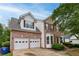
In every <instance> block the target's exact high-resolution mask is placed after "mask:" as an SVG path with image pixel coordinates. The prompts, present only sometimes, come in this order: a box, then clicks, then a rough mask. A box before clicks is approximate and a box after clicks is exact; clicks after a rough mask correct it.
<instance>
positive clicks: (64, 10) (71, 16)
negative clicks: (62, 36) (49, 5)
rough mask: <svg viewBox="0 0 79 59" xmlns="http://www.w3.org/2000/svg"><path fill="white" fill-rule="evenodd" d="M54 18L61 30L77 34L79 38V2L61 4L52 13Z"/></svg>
mask: <svg viewBox="0 0 79 59" xmlns="http://www.w3.org/2000/svg"><path fill="white" fill-rule="evenodd" d="M52 19H55V24H58V25H59V29H60V31H63V32H67V33H70V34H71V35H75V36H76V37H77V38H78V39H79V4H73V3H71V4H60V6H59V7H58V8H57V9H55V10H54V12H53V13H52Z"/></svg>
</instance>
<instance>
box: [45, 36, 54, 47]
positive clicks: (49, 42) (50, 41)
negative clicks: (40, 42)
mask: <svg viewBox="0 0 79 59" xmlns="http://www.w3.org/2000/svg"><path fill="white" fill-rule="evenodd" d="M52 44H53V36H47V37H46V48H51V47H52Z"/></svg>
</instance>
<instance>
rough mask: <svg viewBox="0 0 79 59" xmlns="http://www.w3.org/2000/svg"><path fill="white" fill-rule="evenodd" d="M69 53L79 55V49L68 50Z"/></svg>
mask: <svg viewBox="0 0 79 59" xmlns="http://www.w3.org/2000/svg"><path fill="white" fill-rule="evenodd" d="M67 54H68V55H70V56H79V49H74V50H71V51H67Z"/></svg>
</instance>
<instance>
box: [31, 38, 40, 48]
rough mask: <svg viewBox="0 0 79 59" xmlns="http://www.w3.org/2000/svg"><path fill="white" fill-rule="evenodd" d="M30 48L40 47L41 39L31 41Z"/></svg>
mask: <svg viewBox="0 0 79 59" xmlns="http://www.w3.org/2000/svg"><path fill="white" fill-rule="evenodd" d="M30 41H31V42H30V48H38V47H40V39H30Z"/></svg>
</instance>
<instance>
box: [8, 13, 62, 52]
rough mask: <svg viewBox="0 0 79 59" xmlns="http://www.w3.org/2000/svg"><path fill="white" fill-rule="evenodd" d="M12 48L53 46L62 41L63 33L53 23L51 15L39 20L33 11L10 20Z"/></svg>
mask: <svg viewBox="0 0 79 59" xmlns="http://www.w3.org/2000/svg"><path fill="white" fill-rule="evenodd" d="M9 28H10V30H11V33H10V50H11V51H12V50H16V49H27V48H51V46H52V44H54V43H60V37H61V35H62V34H63V33H61V32H59V30H58V26H57V25H54V24H53V21H52V19H51V17H48V18H47V19H45V20H43V21H42V20H37V19H35V18H34V17H33V15H32V14H31V13H26V14H24V15H21V16H20V17H19V19H16V18H11V20H10V22H9Z"/></svg>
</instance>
